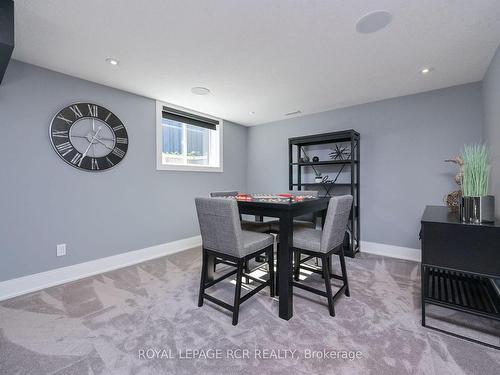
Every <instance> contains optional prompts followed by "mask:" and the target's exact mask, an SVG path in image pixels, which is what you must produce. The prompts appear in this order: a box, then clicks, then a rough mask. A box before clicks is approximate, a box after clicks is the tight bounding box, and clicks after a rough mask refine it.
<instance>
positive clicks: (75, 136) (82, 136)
mask: <svg viewBox="0 0 500 375" xmlns="http://www.w3.org/2000/svg"><path fill="white" fill-rule="evenodd" d="M71 137H72V138H83V139H87V140H88V137H87V136H85V135H75V134H71ZM99 140H101V141H110V142H114V141H115V140H114V139H112V138H99V139H96V141H99Z"/></svg>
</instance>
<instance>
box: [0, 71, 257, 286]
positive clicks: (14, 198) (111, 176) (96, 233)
mask: <svg viewBox="0 0 500 375" xmlns="http://www.w3.org/2000/svg"><path fill="white" fill-rule="evenodd" d="M165 84H167V83H165ZM79 100H89V101H93V102H96V103H98V104H102V105H104V106H105V107H107V108H109V109H110V110H111V111H113V112H114V113H115V114H116V115H117V116H118V117H119V118H120V119H121V120H122V121H123V122H124V124H125V126H126V127H127V131H128V134H129V137H130V147H129V151H128V154H127V156H126V157H125V159H124V160H123V161H122V162H121V164H119V165H118V166H117V167H116V168H114V169H112V170H109V171H107V172H103V173H88V172H82V171H78V170H76V169H74V168H72V167H70V166H68V165H67V164H65V163H64V162H63V161H62V160H61V159H60V158H59V157H58V156H57V155H56V153H55V152H54V151H53V150H52V147H51V145H50V142H49V138H48V126H49V122H50V120H51V119H52V116H53V115H54V114H55V113H56V112H57V111H58V110H59V109H61V108H62V107H64V106H65V105H67V104H70V103H72V102H74V101H79ZM0 131H1V136H0V159H1V161H2V164H1V165H2V166H1V172H0V175H1V185H0V186H1V187H0V211H1V216H0V281H1V280H6V279H10V278H14V277H19V276H23V275H27V274H32V273H36V272H41V271H46V270H49V269H53V268H57V267H62V266H67V265H71V264H75V263H80V262H84V261H88V260H92V259H96V258H101V257H106V256H110V255H115V254H118V253H121V252H126V251H130V250H136V249H141V248H144V247H148V246H152V245H156V244H161V243H165V242H170V241H174V240H178V239H182V238H186V237H190V236H194V235H197V234H198V233H199V230H198V224H197V220H196V215H195V211H194V203H193V198H194V197H195V196H204V195H207V194H208V192H209V191H211V190H219V189H226V188H227V189H241V190H244V189H245V187H246V173H245V170H246V154H247V152H246V148H247V128H245V127H242V126H239V125H235V124H230V123H227V122H226V125H225V128H224V173H206V172H205V173H196V172H171V171H156V164H155V145H156V143H155V102H154V101H153V100H151V99H147V98H144V97H140V96H136V95H132V94H129V93H126V92H123V91H119V90H115V89H111V88H109V87H105V86H101V85H97V84H94V83H91V82H87V81H84V80H80V79H77V78H73V77H69V76H66V75H62V74H59V73H55V72H51V71H48V70H45V69H41V68H38V67H34V66H31V65H28V64H24V63H21V62H17V61H12V62H11V63H10V65H9V68H8V70H7V74H6V76H5V79H4V81H3V83H2V85H1V86H0ZM58 243H66V244H67V246H68V255H67V256H65V257H59V258H57V257H56V244H58Z"/></svg>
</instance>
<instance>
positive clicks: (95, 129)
mask: <svg viewBox="0 0 500 375" xmlns="http://www.w3.org/2000/svg"><path fill="white" fill-rule="evenodd" d="M49 135H50V141H51V142H52V146H53V147H54V150H55V151H56V152H57V154H58V155H59V156H60V157H61V158H62V159H63V160H64V161H65V162H66V163H68V164H69V165H71V166H73V167H75V168H78V169H82V170H84V171H92V172H97V171H103V170H106V169H109V168H112V167H114V166H115V165H117V164H118V163H119V162H120V161H122V160H123V158H124V157H125V154H126V153H127V149H128V135H127V130H126V129H125V126H123V123H122V122H121V121H120V119H119V118H118V117H116V115H115V114H113V113H112V112H111V111H110V110H108V109H106V108H104V107H101V106H99V105H96V104H93V103H75V104H72V105H69V106H67V107H65V108H63V109H61V110H60V111H59V112H58V113H57V114H56V115H55V116H54V118H53V119H52V122H51V123H50V127H49Z"/></svg>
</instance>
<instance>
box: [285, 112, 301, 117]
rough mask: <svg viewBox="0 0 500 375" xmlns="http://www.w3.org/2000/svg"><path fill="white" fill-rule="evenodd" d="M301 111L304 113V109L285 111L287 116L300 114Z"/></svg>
mask: <svg viewBox="0 0 500 375" xmlns="http://www.w3.org/2000/svg"><path fill="white" fill-rule="evenodd" d="M301 113H302V111H293V112H288V113H285V116H293V115H298V114H301Z"/></svg>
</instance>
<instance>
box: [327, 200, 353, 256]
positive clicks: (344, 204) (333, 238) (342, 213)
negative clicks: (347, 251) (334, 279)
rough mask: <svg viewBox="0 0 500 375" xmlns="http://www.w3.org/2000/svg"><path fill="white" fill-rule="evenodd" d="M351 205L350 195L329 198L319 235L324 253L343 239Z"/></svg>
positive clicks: (339, 243)
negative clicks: (320, 234) (321, 230)
mask: <svg viewBox="0 0 500 375" xmlns="http://www.w3.org/2000/svg"><path fill="white" fill-rule="evenodd" d="M351 207H352V195H342V196H338V197H333V198H331V199H330V203H329V204H328V210H327V211H326V218H325V224H324V225H323V234H322V236H321V251H322V252H324V253H326V252H328V251H330V250H332V249H334V248H336V247H337V246H339V245H341V244H342V242H343V241H344V236H345V232H346V229H347V223H348V221H349V215H350V213H351Z"/></svg>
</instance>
